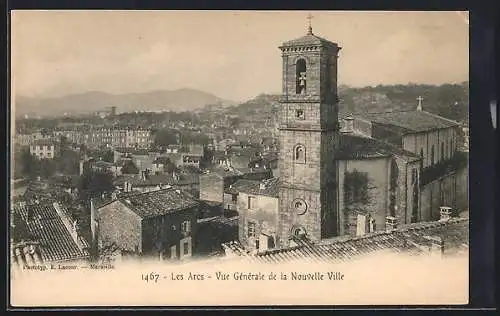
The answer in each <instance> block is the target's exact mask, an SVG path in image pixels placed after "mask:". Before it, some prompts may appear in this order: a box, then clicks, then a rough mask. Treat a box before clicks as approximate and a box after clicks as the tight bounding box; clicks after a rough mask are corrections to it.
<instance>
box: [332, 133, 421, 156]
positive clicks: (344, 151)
mask: <svg viewBox="0 0 500 316" xmlns="http://www.w3.org/2000/svg"><path fill="white" fill-rule="evenodd" d="M393 155H396V156H400V157H403V158H407V159H409V160H417V159H420V157H419V156H417V155H416V154H414V153H412V152H409V151H407V150H404V149H402V148H399V147H397V146H394V145H391V144H388V143H386V142H383V141H380V140H377V139H374V138H370V137H366V136H361V135H355V134H350V133H349V134H347V133H346V134H340V147H339V150H338V152H337V154H336V157H337V159H363V158H377V157H389V156H393Z"/></svg>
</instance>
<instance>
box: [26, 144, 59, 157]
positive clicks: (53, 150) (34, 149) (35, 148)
mask: <svg viewBox="0 0 500 316" xmlns="http://www.w3.org/2000/svg"><path fill="white" fill-rule="evenodd" d="M30 153H31V154H32V155H34V156H35V157H37V158H39V159H54V158H56V157H57V156H58V155H59V144H58V142H56V141H55V140H51V139H37V140H34V141H33V142H32V143H31V145H30Z"/></svg>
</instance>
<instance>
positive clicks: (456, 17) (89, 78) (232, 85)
mask: <svg viewBox="0 0 500 316" xmlns="http://www.w3.org/2000/svg"><path fill="white" fill-rule="evenodd" d="M309 13H311V14H312V15H313V16H314V18H313V20H312V25H313V31H314V33H315V34H316V35H318V36H321V37H325V38H327V39H329V40H331V41H334V42H337V43H339V45H340V46H342V47H343V48H342V51H341V53H340V59H339V63H340V64H339V83H340V84H348V85H353V86H364V85H376V84H379V83H381V84H395V83H402V84H405V83H408V82H415V83H429V84H441V83H451V82H461V81H464V80H467V78H468V68H469V49H468V46H469V38H468V26H467V23H466V21H465V20H464V18H463V16H460V14H458V13H457V12H455V11H450V12H360V11H358V12H354V11H353V12H349V11H343V12H325V11H323V12H300V11H294V12H271V11H267V12H252V11H206V12H202V11H190V12H187V11H175V12H172V11H71V12H69V11H66V12H65V11H13V13H12V23H11V25H12V32H11V34H12V41H11V43H12V51H11V52H12V55H11V58H12V86H13V89H14V93H15V94H17V95H23V96H31V97H37V96H38V97H48V96H60V95H64V94H70V93H79V92H85V91H105V92H109V93H127V92H143V91H150V90H157V89H167V90H173V89H179V88H186V87H188V88H195V89H200V90H204V91H207V92H211V93H214V94H216V95H217V96H219V97H222V98H225V99H230V100H235V101H240V100H246V99H249V98H252V97H254V96H255V95H257V94H259V93H262V92H279V91H280V88H281V78H280V76H281V66H282V64H281V55H280V51H279V49H278V46H279V45H280V44H281V43H282V42H283V41H287V40H290V39H294V38H297V37H300V36H302V35H305V33H306V30H307V19H306V16H307V15H308V14H309Z"/></svg>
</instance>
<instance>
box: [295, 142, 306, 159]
mask: <svg viewBox="0 0 500 316" xmlns="http://www.w3.org/2000/svg"><path fill="white" fill-rule="evenodd" d="M294 160H295V162H297V163H306V148H305V147H304V146H303V145H297V146H295V148H294Z"/></svg>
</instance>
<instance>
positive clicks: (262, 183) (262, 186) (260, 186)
mask: <svg viewBox="0 0 500 316" xmlns="http://www.w3.org/2000/svg"><path fill="white" fill-rule="evenodd" d="M259 189H261V190H265V189H266V184H265V183H264V182H261V183H260V184H259Z"/></svg>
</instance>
